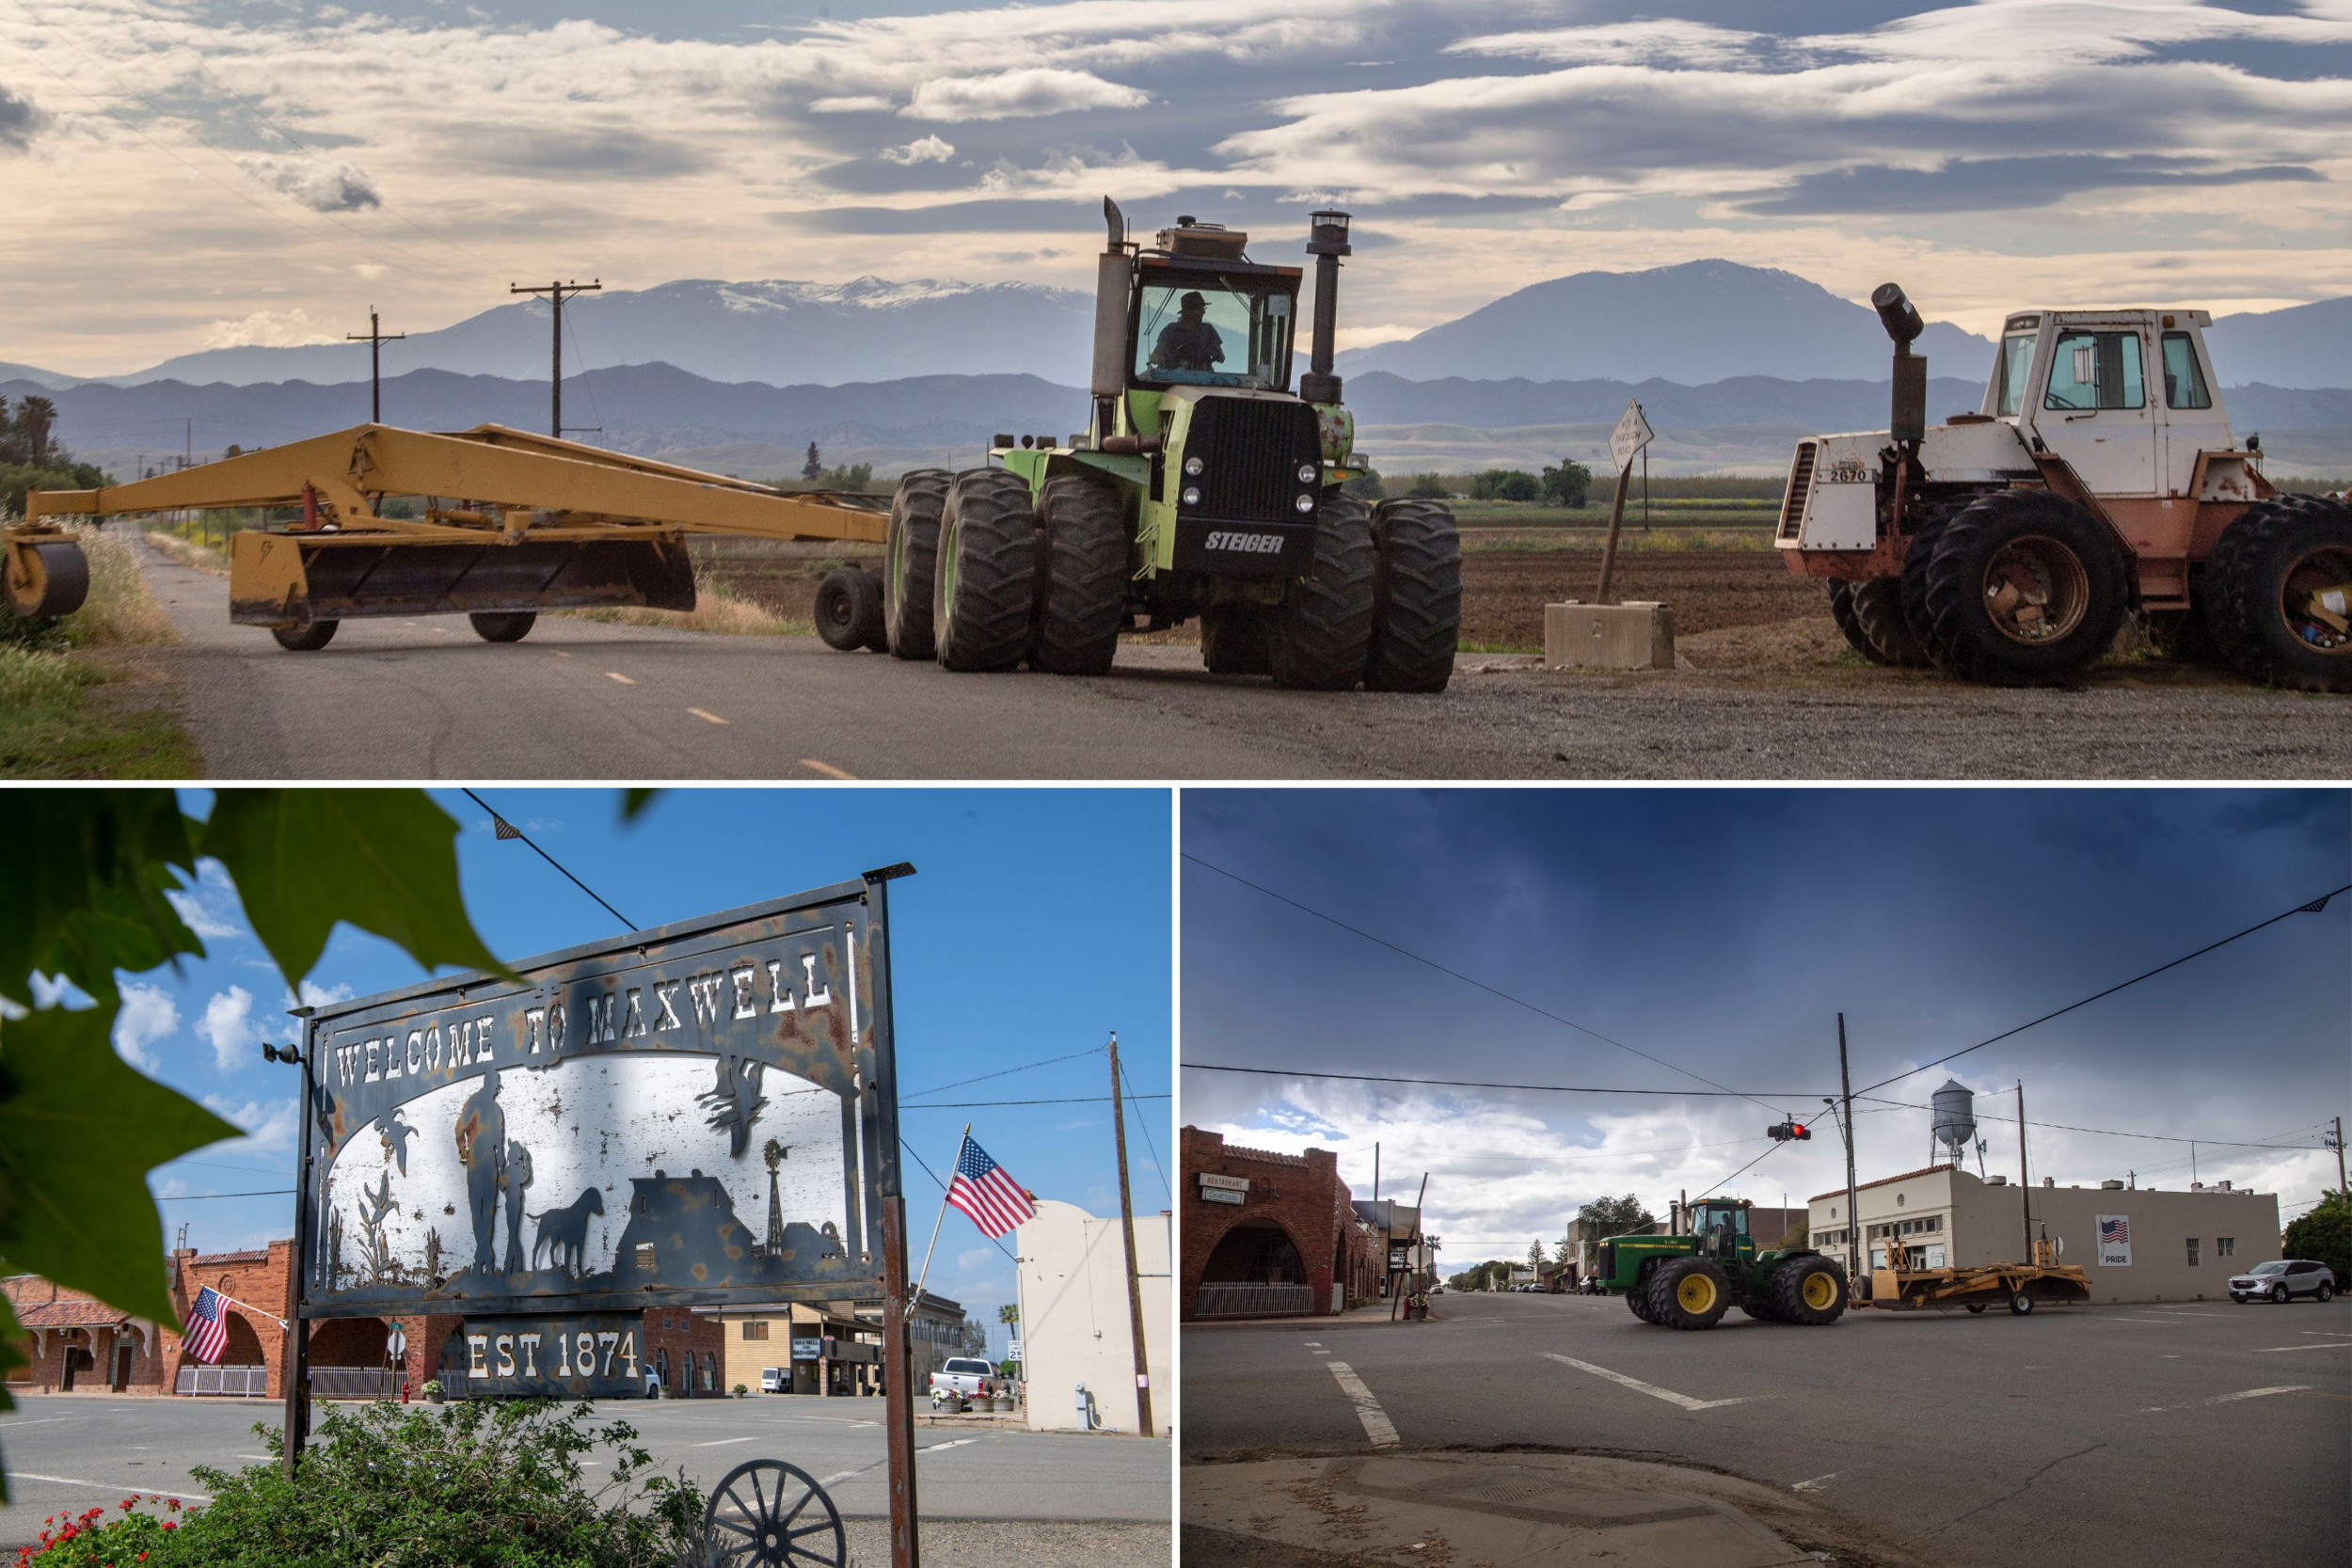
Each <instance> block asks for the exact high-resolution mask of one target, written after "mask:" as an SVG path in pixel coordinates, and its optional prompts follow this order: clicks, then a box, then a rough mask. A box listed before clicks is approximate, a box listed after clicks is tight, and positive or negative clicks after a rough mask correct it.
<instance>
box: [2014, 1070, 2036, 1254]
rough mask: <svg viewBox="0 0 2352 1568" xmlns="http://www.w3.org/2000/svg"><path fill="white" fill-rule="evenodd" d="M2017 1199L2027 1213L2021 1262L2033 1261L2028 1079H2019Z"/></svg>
mask: <svg viewBox="0 0 2352 1568" xmlns="http://www.w3.org/2000/svg"><path fill="white" fill-rule="evenodd" d="M2017 1201H2018V1204H2019V1205H2020V1207H2022V1208H2023V1210H2024V1211H2025V1215H2026V1253H2025V1256H2024V1257H2023V1258H2021V1259H2018V1260H2019V1261H2020V1262H2028V1263H2029V1262H2031V1261H2033V1180H2032V1179H2031V1177H2030V1176H2029V1175H2028V1174H2027V1172H2026V1081H2025V1080H2024V1079H2023V1078H2020V1079H2019V1080H2017Z"/></svg>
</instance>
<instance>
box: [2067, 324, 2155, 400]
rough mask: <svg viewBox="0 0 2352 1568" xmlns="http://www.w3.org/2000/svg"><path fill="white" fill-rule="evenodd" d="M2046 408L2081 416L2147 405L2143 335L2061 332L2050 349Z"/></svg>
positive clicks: (2101, 330)
mask: <svg viewBox="0 0 2352 1568" xmlns="http://www.w3.org/2000/svg"><path fill="white" fill-rule="evenodd" d="M2146 406H2148V388H2147V384H2146V381H2145V379H2144V378H2143V376H2142V373H2141V370H2140V356H2139V334H2138V333H2137V332H2134V331H2130V330H2112V329H2107V328H2091V327H2071V328H2068V329H2066V330H2064V331H2061V332H2060V333H2059V334H2058V344H2057V346H2056V348H2054V349H2053V350H2052V351H2051V355H2050V384H2049V386H2048V388H2046V389H2045V390H2044V391H2043V393H2042V407H2044V408H2047V409H2053V410H2060V411H2064V412H2067V413H2077V414H2085V413H2096V412H2098V411H2100V410H2102V409H2108V408H2145V407H2146Z"/></svg>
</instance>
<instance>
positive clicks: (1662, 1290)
mask: <svg viewBox="0 0 2352 1568" xmlns="http://www.w3.org/2000/svg"><path fill="white" fill-rule="evenodd" d="M1730 1307H1731V1282H1730V1281H1729V1280H1728V1279H1727V1278H1725V1277H1724V1271H1723V1270H1721V1269H1719V1268H1717V1267H1716V1266H1715V1265H1714V1264H1713V1263H1711V1262H1709V1261H1708V1259H1704V1258H1677V1259H1674V1260H1673V1261H1672V1262H1670V1263H1666V1264H1664V1265H1662V1266H1661V1268H1660V1269H1659V1271H1658V1272H1657V1274H1655V1275H1652V1276H1651V1278H1650V1288H1649V1321H1650V1322H1651V1323H1657V1324H1660V1325H1661V1326H1662V1327H1665V1328H1712V1327H1714V1326H1715V1324H1716V1323H1718V1322H1720V1321H1721V1320H1722V1318H1723V1315H1724V1312H1725V1311H1727V1310H1728V1309H1729V1308H1730Z"/></svg>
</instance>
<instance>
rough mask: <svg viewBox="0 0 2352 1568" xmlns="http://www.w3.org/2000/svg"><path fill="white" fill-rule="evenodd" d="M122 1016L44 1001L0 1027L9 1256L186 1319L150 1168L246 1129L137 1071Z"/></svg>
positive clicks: (3, 1224)
mask: <svg viewBox="0 0 2352 1568" xmlns="http://www.w3.org/2000/svg"><path fill="white" fill-rule="evenodd" d="M114 1018H115V1009H114V1008H112V1007H85V1008H80V1009H76V1010H72V1011H69V1010H67V1009H66V1008H63V1007H44V1008H42V1009H41V1010H40V1011H39V1012H37V1013H33V1014H31V1015H29V1016H28V1017H25V1018H21V1019H16V1020H13V1021H11V1022H8V1024H7V1025H5V1026H4V1027H0V1193H5V1195H6V1198H7V1209H6V1211H5V1212H0V1257H5V1258H6V1259H8V1264H9V1266H10V1267H11V1268H13V1269H17V1270H23V1271H26V1272H30V1273H33V1274H38V1275H43V1276H44V1277H46V1278H49V1279H54V1280H56V1281H57V1282H58V1283H60V1284H71V1285H74V1286H78V1287H79V1288H81V1289H83V1290H86V1291H89V1292H90V1293H91V1294H92V1295H94V1296H97V1297H98V1298H99V1299H100V1300H102V1301H103V1302H105V1303H106V1304H107V1305H108V1306H109V1307H116V1308H118V1309H119V1310H121V1311H124V1312H128V1313H131V1314H132V1315H134V1316H135V1317H141V1318H151V1319H153V1320H154V1321H155V1322H157V1323H170V1324H172V1325H173V1326H175V1327H177V1326H178V1324H179V1322H180V1316H179V1313H178V1312H177V1311H176V1310H175V1309H174V1308H173V1307H172V1303H171V1291H170V1287H169V1283H168V1280H167V1275H166V1273H165V1270H164V1227H163V1222H162V1220H161V1219H160V1218H159V1217H158V1216H157V1215H156V1212H155V1200H154V1199H153V1198H152V1197H151V1196H149V1195H148V1191H147V1173H148V1172H149V1171H150V1170H151V1169H153V1168H154V1167H155V1166H157V1165H160V1164H164V1163H165V1162H166V1161H167V1160H177V1159H178V1158H180V1157H181V1156H182V1155H183V1154H189V1153H193V1152H194V1151H195V1150H197V1149H199V1148H203V1147H204V1146H205V1145H206V1144H212V1143H218V1142H219V1141H220V1140H221V1139H223V1138H233V1137H236V1136H237V1135H238V1130H237V1129H236V1128H234V1127H231V1126H230V1124H229V1123H227V1122H225V1121H223V1120H222V1119H221V1118H220V1117H216V1116H215V1115H213V1113H212V1112H210V1111H208V1110H206V1109H205V1108H204V1107H203V1106H201V1105H199V1104H198V1103H197V1102H196V1101H193V1100H190V1099H188V1098H187V1096H185V1095H183V1094H181V1093H179V1092H178V1091H177V1090H174V1089H167V1088H166V1087H164V1085H161V1084H158V1083H156V1082H155V1081H154V1080H152V1079H151V1078H147V1077H143V1076H142V1075H140V1074H139V1073H137V1072H135V1071H134V1070H132V1069H131V1068H130V1067H129V1066H128V1065H127V1064H125V1063H124V1062H123V1060H122V1058H121V1057H119V1056H118V1055H116V1054H115V1049H114V1045H113V1043H112V1041H111V1040H110V1039H109V1038H108V1036H109V1034H110V1032H111V1031H112V1029H113V1026H114ZM68 1172H71V1173H72V1179H71V1180H63V1178H64V1176H65V1174H66V1173H68Z"/></svg>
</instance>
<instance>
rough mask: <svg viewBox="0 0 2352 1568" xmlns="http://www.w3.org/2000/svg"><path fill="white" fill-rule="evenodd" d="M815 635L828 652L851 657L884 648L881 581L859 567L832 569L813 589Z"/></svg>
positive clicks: (885, 629) (885, 645)
mask: <svg viewBox="0 0 2352 1568" xmlns="http://www.w3.org/2000/svg"><path fill="white" fill-rule="evenodd" d="M817 635H818V636H819V637H821V638H823V639H824V640H825V646H826V647H828V648H838V649H839V650H840V651H841V652H843V653H845V654H852V653H855V652H857V651H858V650H859V649H860V648H876V647H881V648H887V647H888V646H889V645H890V641H889V637H888V633H887V628H886V627H885V626H884V625H883V621H882V579H881V578H877V577H875V575H874V574H873V573H871V572H869V571H867V570H866V568H865V567H863V566H836V567H834V569H833V570H832V571H830V572H827V573H826V574H825V578H824V580H823V581H822V582H819V583H818V585H817Z"/></svg>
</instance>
